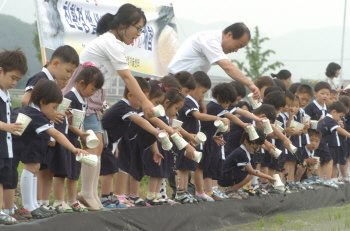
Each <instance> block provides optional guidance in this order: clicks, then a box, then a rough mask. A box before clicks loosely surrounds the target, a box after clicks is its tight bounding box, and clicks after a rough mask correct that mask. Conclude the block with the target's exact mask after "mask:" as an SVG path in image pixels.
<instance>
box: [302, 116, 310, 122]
mask: <svg viewBox="0 0 350 231" xmlns="http://www.w3.org/2000/svg"><path fill="white" fill-rule="evenodd" d="M310 119H311V117H310V116H308V115H304V116H303V118H302V122H303V124H306V123H309V122H310Z"/></svg>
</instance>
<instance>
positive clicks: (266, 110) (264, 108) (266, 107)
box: [253, 103, 276, 123]
mask: <svg viewBox="0 0 350 231" xmlns="http://www.w3.org/2000/svg"><path fill="white" fill-rule="evenodd" d="M253 114H255V115H257V116H259V115H263V114H264V115H265V116H266V118H268V119H269V120H270V122H271V123H274V122H275V120H276V110H275V108H274V107H273V106H272V105H270V104H266V103H263V104H262V105H261V106H260V107H258V108H257V109H254V110H253Z"/></svg>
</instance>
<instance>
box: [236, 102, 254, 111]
mask: <svg viewBox="0 0 350 231" xmlns="http://www.w3.org/2000/svg"><path fill="white" fill-rule="evenodd" d="M236 107H239V108H243V107H247V108H248V111H251V110H252V107H251V106H250V104H249V103H248V102H247V101H244V100H241V101H239V102H238V103H237V104H236Z"/></svg>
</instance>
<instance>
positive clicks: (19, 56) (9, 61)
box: [0, 49, 28, 75]
mask: <svg viewBox="0 0 350 231" xmlns="http://www.w3.org/2000/svg"><path fill="white" fill-rule="evenodd" d="M0 68H2V69H3V70H4V72H5V73H6V72H8V71H19V72H20V73H21V74H22V75H24V74H25V73H26V72H27V70H28V65H27V59H26V56H25V55H24V53H23V51H21V50H20V49H17V50H14V51H8V50H4V51H2V52H0Z"/></svg>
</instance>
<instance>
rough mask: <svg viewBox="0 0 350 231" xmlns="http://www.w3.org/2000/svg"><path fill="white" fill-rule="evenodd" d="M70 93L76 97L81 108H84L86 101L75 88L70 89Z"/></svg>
mask: <svg viewBox="0 0 350 231" xmlns="http://www.w3.org/2000/svg"><path fill="white" fill-rule="evenodd" d="M71 91H72V92H73V93H74V95H75V96H76V97H77V99H78V101H79V103H81V104H82V105H83V106H86V104H87V103H86V100H85V99H84V98H83V97H82V96H81V95H80V93H79V92H78V90H77V89H76V88H75V87H72V89H71Z"/></svg>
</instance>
